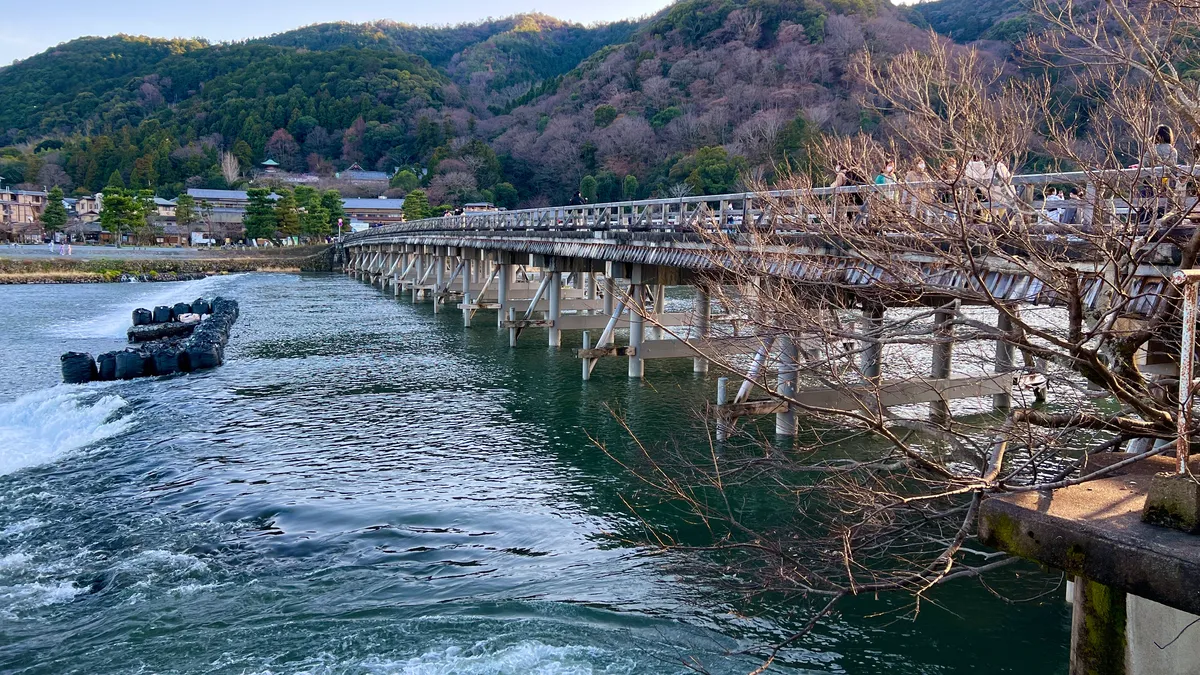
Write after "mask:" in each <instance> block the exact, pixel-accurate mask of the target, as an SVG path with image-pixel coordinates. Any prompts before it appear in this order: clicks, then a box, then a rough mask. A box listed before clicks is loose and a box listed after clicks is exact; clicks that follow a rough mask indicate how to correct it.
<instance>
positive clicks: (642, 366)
mask: <svg viewBox="0 0 1200 675" xmlns="http://www.w3.org/2000/svg"><path fill="white" fill-rule="evenodd" d="M645 291H646V287H645V286H644V285H642V284H632V285H630V287H629V310H630V311H629V346H630V350H629V351H630V354H629V377H638V378H640V377H642V376H643V375H645V374H646V362H645V361H643V360H642V355H641V351H642V338H643V337H644V327H645V325H644V321H643V319H642V314H644V313H645V312H646V299H645Z"/></svg>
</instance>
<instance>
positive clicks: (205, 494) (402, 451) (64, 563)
mask: <svg viewBox="0 0 1200 675" xmlns="http://www.w3.org/2000/svg"><path fill="white" fill-rule="evenodd" d="M215 293H220V294H223V295H226V296H229V297H234V298H237V299H238V300H239V301H240V302H241V305H242V314H241V318H240V320H239V322H238V324H237V326H236V327H235V330H234V335H233V338H232V342H231V344H230V348H229V351H228V362H227V363H226V365H225V366H224V367H222V368H220V369H217V370H215V371H210V372H206V373H202V374H192V375H186V376H178V377H171V378H162V379H146V380H140V381H135V382H128V383H118V384H93V385H87V386H81V387H67V386H56V382H57V380H58V354H60V353H61V352H63V351H67V350H86V351H91V352H92V353H93V354H95V353H99V352H101V351H105V350H108V349H113V348H119V347H120V346H121V345H122V344H123V334H124V329H125V327H126V326H127V325H128V322H129V312H130V310H132V309H133V308H134V307H137V306H149V305H153V304H161V303H165V302H168V301H170V302H175V301H179V300H191V299H193V298H195V297H196V296H198V295H211V294H215ZM493 321H494V315H492V314H488V313H480V314H479V316H478V317H477V326H476V327H475V328H472V329H470V330H464V329H463V328H462V325H461V315H460V314H459V313H458V312H457V311H449V312H447V313H446V314H443V315H438V316H435V315H433V314H432V312H431V309H430V307H429V306H428V305H417V306H413V305H411V304H409V303H408V302H407V301H396V300H394V299H392V298H391V297H390V296H385V295H383V294H382V293H380V292H379V291H378V290H376V289H373V288H371V287H370V286H367V285H364V284H361V283H358V282H355V281H352V280H349V279H346V278H344V277H341V276H290V275H243V276H236V277H222V278H213V279H207V280H204V281H198V282H187V283H171V284H121V285H115V284H114V285H86V286H26V287H6V288H4V289H3V290H0V354H2V355H3V356H2V357H0V672H5V673H9V672H12V673H59V672H78V673H196V672H206V673H247V674H248V673H529V672H537V673H645V672H689V671H688V670H687V669H686V668H685V667H684V666H683V665H682V662H683V661H684V660H694V661H696V662H699V663H702V664H704V667H705V668H707V669H708V670H710V671H711V672H720V673H738V672H748V671H750V670H752V669H753V668H754V667H755V665H756V664H757V662H756V661H754V660H753V659H748V658H746V657H737V656H730V655H729V653H730V652H732V651H735V650H736V649H737V648H738V647H739V646H745V645H746V644H748V643H749V641H751V640H761V639H767V638H770V637H772V636H774V637H778V636H780V635H784V634H786V633H787V632H788V631H789V630H795V628H796V627H797V626H798V625H802V623H803V616H802V615H796V616H793V615H792V612H793V610H795V609H797V608H793V607H789V606H787V605H781V606H772V607H766V608H764V607H761V606H759V607H754V608H750V607H745V606H743V605H741V604H739V603H738V602H737V601H736V599H733V598H723V597H721V596H720V595H719V594H715V593H713V592H712V591H711V590H708V589H706V588H704V584H703V582H702V580H700V581H697V580H689V581H683V580H681V579H680V578H679V577H677V576H675V575H674V574H673V573H672V569H671V566H670V564H669V561H667V560H664V559H663V558H661V557H657V556H650V555H645V554H644V553H642V552H640V551H639V550H637V549H636V548H634V547H633V546H632V545H628V544H624V543H622V541H623V538H622V537H621V536H620V535H621V533H630V534H634V533H637V532H638V524H637V521H636V520H635V519H633V518H632V517H631V516H630V514H629V513H628V511H627V510H626V508H625V506H624V505H623V503H622V500H621V497H622V495H624V496H628V495H630V494H633V493H635V492H636V490H637V485H636V483H635V482H634V481H633V480H632V479H631V478H630V477H628V476H627V475H625V474H623V473H622V470H621V469H620V467H618V466H617V465H616V464H615V463H614V462H613V461H612V459H610V458H609V457H607V456H605V455H604V453H602V452H600V451H599V450H597V449H596V448H595V447H594V446H593V445H592V444H591V442H590V441H589V440H588V438H587V436H586V434H585V432H587V433H591V434H592V435H594V436H596V437H598V438H600V439H602V440H605V441H607V442H609V443H611V444H612V445H613V447H614V448H615V450H614V452H620V448H622V447H623V446H624V444H625V435H624V434H623V433H622V432H621V430H620V429H619V428H618V427H617V426H616V425H615V424H614V423H613V421H612V419H611V416H610V414H609V413H608V412H607V411H606V410H605V407H604V405H605V404H606V403H607V404H611V405H613V406H614V407H617V408H620V409H621V410H623V411H625V412H626V413H627V414H628V417H629V420H630V422H631V424H632V426H633V427H634V429H635V430H636V431H637V432H638V433H639V434H642V435H644V436H645V437H647V438H648V439H650V440H665V439H667V438H671V437H675V438H679V439H682V440H683V441H684V442H686V441H687V439H689V438H692V437H693V436H692V432H691V431H690V429H689V428H690V426H691V421H690V417H689V416H690V411H691V410H692V409H694V406H695V405H696V403H697V402H698V401H700V400H703V398H705V397H710V396H711V390H712V382H711V381H706V380H705V379H698V378H696V377H695V376H693V375H692V374H691V373H690V364H677V365H667V364H665V363H664V362H652V363H651V364H649V366H648V368H647V379H646V381H645V382H631V381H629V380H628V379H627V378H626V377H625V376H624V368H625V365H624V363H623V362H620V361H617V360H612V361H610V362H605V363H602V364H601V365H600V366H599V367H598V369H597V374H596V379H595V380H593V381H591V382H589V383H582V382H581V381H580V378H579V363H578V361H577V360H575V359H574V358H572V357H571V356H570V354H569V352H568V350H565V349H564V350H562V351H554V350H548V349H547V348H545V347H543V346H541V345H542V344H544V337H542V334H539V333H535V334H533V335H530V336H529V337H528V339H527V340H526V341H523V343H522V345H521V346H520V347H519V348H517V349H515V350H510V349H509V348H508V346H507V339H506V336H504V335H501V334H500V333H497V332H496V331H495V330H494V329H492V328H490V326H491V325H492V322H493ZM478 324H482V325H478ZM572 340H578V335H577V334H574V335H572V334H568V337H567V343H568V344H569V343H570V342H571V341H572ZM1030 575H1031V576H1032V577H1033V578H1034V580H1033V581H1031V582H1030V583H1029V589H1030V590H1029V592H1025V593H1024V595H1026V596H1029V595H1032V594H1034V591H1036V590H1038V589H1044V588H1045V587H1046V583H1045V582H1046V578H1045V577H1044V576H1042V575H1040V574H1039V573H1037V572H1036V571H1031V572H1030ZM1013 583H1015V586H1014V587H1013V588H1010V589H1007V590H1015V593H1014V595H1018V596H1019V595H1021V594H1022V591H1023V590H1024V589H1023V588H1022V586H1021V583H1022V582H1021V581H1019V580H1018V581H1017V582H1013ZM888 609H889V607H888V606H883V605H881V604H880V603H876V602H873V601H872V602H868V601H863V602H859V603H855V604H852V605H850V606H848V607H847V609H846V611H845V612H844V613H842V614H839V615H838V616H836V617H834V618H832V619H831V620H830V621H829V622H827V623H826V624H823V625H822V626H821V627H820V628H819V630H818V631H817V634H816V635H815V636H813V639H812V640H811V641H810V642H809V643H808V649H807V650H802V651H799V652H796V653H793V654H792V655H791V656H790V657H789V658H788V660H787V661H786V662H785V663H784V664H783V665H782V666H781V667H780V668H779V670H781V671H785V672H809V671H811V672H835V673H836V672H850V673H874V672H889V673H932V672H946V673H951V672H974V673H992V672H994V673H1000V672H1020V673H1025V674H1033V673H1060V672H1065V671H1066V639H1067V630H1068V626H1067V616H1068V614H1067V610H1066V608H1065V607H1064V606H1063V604H1062V603H1061V594H1059V593H1055V594H1053V595H1051V596H1047V597H1044V598H1040V599H1035V600H1032V601H1030V602H1027V603H1021V604H1015V605H1014V604H1008V603H1005V602H1002V601H1001V600H998V599H997V598H996V597H995V596H993V595H992V594H991V593H990V592H989V591H988V590H986V589H984V588H982V587H981V586H980V585H979V584H977V583H974V582H965V583H963V584H960V585H956V586H954V587H953V588H949V589H943V592H941V593H940V595H938V596H937V597H936V598H935V599H934V601H933V602H930V603H927V604H926V606H925V609H923V610H922V612H921V613H920V615H919V618H918V619H917V620H916V621H915V622H914V621H910V620H909V618H908V616H907V615H903V616H901V615H896V616H890V615H887V614H884V615H882V616H872V615H874V614H877V613H879V612H886V611H887V610H888Z"/></svg>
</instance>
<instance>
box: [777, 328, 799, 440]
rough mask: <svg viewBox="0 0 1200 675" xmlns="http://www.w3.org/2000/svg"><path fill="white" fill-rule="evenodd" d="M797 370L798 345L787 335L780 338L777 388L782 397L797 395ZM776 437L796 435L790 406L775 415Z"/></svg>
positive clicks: (793, 413)
mask: <svg viewBox="0 0 1200 675" xmlns="http://www.w3.org/2000/svg"><path fill="white" fill-rule="evenodd" d="M797 368H798V365H797V350H796V343H795V342H794V341H793V340H792V338H791V337H790V336H787V335H785V336H783V337H781V338H779V380H778V383H777V386H776V387H777V389H778V391H779V395H780V396H784V397H787V398H792V397H794V396H795V395H796V382H797V379H798V378H797V372H796V371H797ZM775 435H776V436H795V435H796V413H795V411H794V410H792V409H791V406H790V405H789V406H788V408H787V409H786V410H784V411H782V412H777V413H775Z"/></svg>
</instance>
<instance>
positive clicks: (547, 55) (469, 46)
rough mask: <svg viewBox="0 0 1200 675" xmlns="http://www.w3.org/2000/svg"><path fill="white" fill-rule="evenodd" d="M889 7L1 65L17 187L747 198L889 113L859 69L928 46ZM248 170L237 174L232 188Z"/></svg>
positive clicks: (330, 31)
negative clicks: (760, 183) (877, 112)
mask: <svg viewBox="0 0 1200 675" xmlns="http://www.w3.org/2000/svg"><path fill="white" fill-rule="evenodd" d="M923 23H924V21H923V20H921V19H919V18H916V15H915V13H914V12H912V11H911V10H905V9H897V8H895V7H893V6H892V5H891V4H890V3H889V2H887V1H886V0H683V1H681V2H678V3H676V4H674V5H672V6H670V7H668V8H667V9H666V10H664V11H662V12H660V13H659V14H657V15H655V16H653V17H649V18H648V19H644V20H641V21H639V22H621V23H615V24H608V25H602V26H590V27H585V26H580V25H578V24H571V23H566V22H562V21H558V20H556V19H553V18H551V17H546V16H543V15H523V16H516V17H510V18H506V19H500V20H494V21H486V22H482V23H478V24H471V25H464V26H455V27H446V28H424V27H414V26H406V25H403V24H397V23H392V22H375V23H370V24H345V23H338V24H322V25H317V26H309V27H306V28H301V29H298V30H295V31H290V32H287V33H282V34H278V35H273V36H270V37H266V38H262V39H260V40H253V41H250V42H247V43H235V44H208V43H205V42H203V41H195V40H158V39H150V38H142V37H130V36H117V37H112V38H81V39H79V40H75V41H72V42H69V43H66V44H64V45H60V46H59V47H56V48H53V49H50V50H48V51H46V52H44V53H42V54H39V55H37V56H34V57H32V58H29V59H26V60H24V61H21V62H18V63H16V64H14V65H12V66H8V67H6V68H2V69H0V179H3V180H4V181H5V182H6V183H17V184H27V185H33V186H49V185H55V184H57V185H60V186H61V187H64V188H66V189H67V191H68V192H70V191H71V190H72V189H74V190H77V191H80V192H82V191H96V190H99V189H101V188H103V187H104V186H105V185H107V184H109V183H123V184H126V185H130V186H137V187H153V188H155V189H156V190H158V191H159V193H160V194H163V195H164V196H172V195H174V194H176V193H178V192H180V191H182V190H183V189H184V188H186V187H190V186H196V187H201V186H203V187H226V186H228V185H229V184H230V181H229V180H227V179H226V177H225V176H223V175H222V172H221V169H220V166H219V159H218V158H219V155H220V154H221V153H222V152H230V153H232V154H233V156H235V157H237V158H238V160H239V163H240V165H241V167H242V169H243V170H245V169H247V168H248V167H252V166H254V165H256V164H257V163H259V162H261V161H263V160H264V159H266V158H271V159H274V160H276V161H278V162H280V163H281V164H283V165H284V167H285V168H286V169H289V170H292V171H312V172H316V173H318V174H327V173H332V172H333V171H335V170H339V169H343V168H345V167H346V166H348V165H349V164H351V163H354V162H358V163H360V164H362V165H363V166H364V167H367V168H375V169H381V170H385V171H388V172H389V173H390V172H392V171H393V170H394V169H396V168H400V169H402V171H401V172H400V175H399V176H398V177H397V179H396V181H395V182H394V183H393V187H394V190H393V192H395V193H399V194H402V193H404V192H406V191H407V190H411V189H413V188H415V187H418V186H419V187H422V188H424V189H426V190H427V191H428V192H429V194H430V197H431V199H433V200H434V203H461V202H463V201H474V200H477V199H495V200H497V201H498V202H501V203H504V204H505V205H507V206H515V205H516V204H517V203H524V204H536V203H546V202H551V201H561V200H564V199H566V198H567V197H568V196H569V195H570V193H571V192H572V191H573V190H575V189H578V188H579V187H580V186H581V185H582V186H583V187H584V188H585V191H587V192H590V193H593V196H595V197H597V198H617V197H620V196H622V195H626V196H638V197H642V196H648V195H650V194H666V193H667V192H668V191H676V192H678V191H681V190H684V191H692V192H709V191H720V190H728V189H734V188H735V187H737V186H738V185H739V184H740V181H741V179H742V177H744V176H745V175H747V174H755V173H757V174H758V175H761V176H764V177H766V178H770V176H771V172H772V171H773V169H774V167H775V166H777V165H778V164H779V163H780V162H792V163H803V161H804V155H805V147H806V144H807V143H808V142H809V140H810V139H811V138H812V137H813V135H814V134H816V133H820V132H822V131H839V132H845V131H854V130H857V129H860V128H870V127H871V126H872V125H873V124H875V123H876V120H873V119H872V118H871V116H870V115H866V114H864V113H863V112H862V111H861V110H860V109H859V108H858V106H857V105H856V104H855V102H854V94H855V92H856V91H857V89H858V85H857V83H856V82H855V81H854V77H853V75H852V72H851V69H850V68H849V67H848V64H849V62H850V60H851V59H852V58H853V55H854V54H855V53H856V52H858V51H860V50H862V49H866V48H870V49H872V50H875V51H877V52H881V53H884V54H887V53H892V52H895V51H898V50H900V49H902V48H904V46H906V45H916V44H920V42H921V41H922V40H923V39H924V37H923V30H924V29H923V28H922V27H919V26H918V24H923ZM232 182H233V183H235V184H236V183H238V182H239V181H238V180H234V181H232Z"/></svg>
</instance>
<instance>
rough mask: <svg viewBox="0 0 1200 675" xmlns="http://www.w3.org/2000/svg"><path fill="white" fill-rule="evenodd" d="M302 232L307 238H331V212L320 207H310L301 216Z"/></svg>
mask: <svg viewBox="0 0 1200 675" xmlns="http://www.w3.org/2000/svg"><path fill="white" fill-rule="evenodd" d="M300 231H301V232H302V233H304V235H305V236H307V237H326V236H329V232H330V228H329V212H328V211H326V210H325V209H324V208H322V207H320V206H310V207H308V210H307V211H305V212H304V214H303V215H301V216H300Z"/></svg>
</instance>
